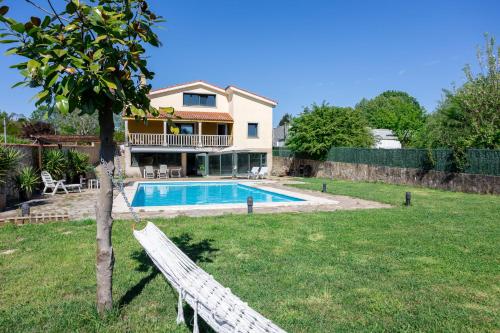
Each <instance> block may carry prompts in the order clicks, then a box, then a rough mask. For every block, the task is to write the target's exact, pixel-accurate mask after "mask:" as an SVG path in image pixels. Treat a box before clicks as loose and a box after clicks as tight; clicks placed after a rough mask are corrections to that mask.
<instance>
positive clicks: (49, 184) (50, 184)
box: [42, 171, 82, 195]
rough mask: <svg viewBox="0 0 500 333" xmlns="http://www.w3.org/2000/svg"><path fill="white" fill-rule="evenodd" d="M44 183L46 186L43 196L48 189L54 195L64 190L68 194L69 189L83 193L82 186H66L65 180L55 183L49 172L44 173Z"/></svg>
mask: <svg viewBox="0 0 500 333" xmlns="http://www.w3.org/2000/svg"><path fill="white" fill-rule="evenodd" d="M42 181H43V185H44V186H45V187H44V188H43V192H42V194H45V193H46V192H47V190H48V189H52V193H51V194H52V195H54V194H56V192H57V191H58V190H63V191H64V192H66V193H69V192H68V189H73V190H74V189H78V191H79V192H81V191H82V185H80V184H64V180H58V181H57V182H56V181H54V179H53V178H52V176H51V175H50V173H48V172H47V171H42Z"/></svg>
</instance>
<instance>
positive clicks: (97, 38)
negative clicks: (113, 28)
mask: <svg viewBox="0 0 500 333" xmlns="http://www.w3.org/2000/svg"><path fill="white" fill-rule="evenodd" d="M106 38H108V35H99V36H97V37H96V38H95V40H94V42H96V43H99V42H100V41H101V40H104V39H106Z"/></svg>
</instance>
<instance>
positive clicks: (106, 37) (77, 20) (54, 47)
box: [0, 0, 161, 313]
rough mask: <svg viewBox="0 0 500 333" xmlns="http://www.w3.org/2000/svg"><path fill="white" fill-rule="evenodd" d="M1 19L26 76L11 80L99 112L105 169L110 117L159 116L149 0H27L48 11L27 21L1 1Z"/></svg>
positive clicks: (105, 260) (107, 237) (102, 290)
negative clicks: (150, 57)
mask: <svg viewBox="0 0 500 333" xmlns="http://www.w3.org/2000/svg"><path fill="white" fill-rule="evenodd" d="M1 2H2V0H0V23H3V24H4V25H5V26H6V28H5V29H3V30H2V34H0V42H1V43H5V44H11V45H12V47H11V48H10V49H9V50H8V51H7V54H15V55H17V56H19V57H21V58H23V61H22V62H21V63H18V64H16V65H14V66H12V67H13V68H16V69H18V70H19V72H20V74H21V75H22V76H23V77H24V80H23V81H20V82H18V83H16V84H15V85H14V86H27V87H32V88H36V89H39V92H38V94H37V95H36V96H35V101H36V102H35V105H36V106H41V105H47V106H48V107H49V108H50V110H54V111H56V112H59V113H60V114H62V115H68V114H70V113H72V112H77V113H78V115H83V114H93V113H95V112H96V111H97V114H98V119H99V131H100V140H101V146H100V157H101V161H103V162H104V165H105V166H106V168H107V170H108V171H109V172H110V173H113V171H114V153H115V146H114V141H113V132H114V124H113V115H114V114H120V113H122V112H123V113H124V114H125V115H127V116H135V117H141V118H145V117H146V116H147V114H148V113H151V114H152V115H157V114H158V111H157V110H155V109H153V108H152V107H151V106H150V100H149V98H148V93H149V91H150V89H151V86H150V85H149V84H144V83H143V81H144V79H148V80H150V79H152V78H153V76H154V73H153V72H151V71H150V70H149V69H148V68H147V60H146V56H145V53H146V48H145V46H147V45H151V46H159V45H160V42H159V39H158V36H157V35H156V34H155V33H154V32H153V30H152V28H153V27H154V26H155V25H156V24H157V23H158V22H160V21H161V18H160V17H157V16H156V15H155V14H154V13H153V12H152V11H151V10H150V9H149V6H148V2H147V1H146V0H89V1H88V2H87V3H85V2H84V1H83V0H63V1H58V7H57V8H60V7H59V6H63V7H64V9H62V10H56V8H55V7H54V6H53V4H52V2H51V0H47V3H48V5H49V6H50V9H46V8H41V7H40V6H39V5H36V3H35V2H33V1H31V0H30V1H27V2H28V3H30V4H33V5H34V8H37V9H40V8H41V9H42V11H43V12H44V13H48V15H46V16H45V17H43V18H42V17H38V16H31V17H30V18H29V19H27V20H26V21H24V22H19V21H17V20H15V19H13V18H10V17H7V16H6V15H7V14H8V12H9V10H10V8H9V7H7V6H2V5H1ZM104 172H105V171H104V170H103V174H104V176H103V177H102V178H101V183H100V184H101V188H100V192H99V198H98V200H97V204H96V221H97V223H96V229H97V235H96V241H97V254H96V275H97V309H98V311H99V313H104V311H106V310H110V309H111V308H112V302H113V301H112V281H113V265H114V254H113V247H112V242H111V230H112V223H113V219H112V215H111V211H112V207H113V190H112V184H111V178H110V177H106V176H105V173H104Z"/></svg>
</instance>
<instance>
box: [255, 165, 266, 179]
mask: <svg viewBox="0 0 500 333" xmlns="http://www.w3.org/2000/svg"><path fill="white" fill-rule="evenodd" d="M267 175H268V171H267V167H262V168H260V171H259V173H258V174H257V179H258V178H261V179H264V178H266V177H267Z"/></svg>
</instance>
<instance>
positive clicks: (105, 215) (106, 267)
mask: <svg viewBox="0 0 500 333" xmlns="http://www.w3.org/2000/svg"><path fill="white" fill-rule="evenodd" d="M99 126H100V139H101V148H100V157H101V159H103V160H104V162H105V163H106V165H107V166H108V169H109V170H111V171H113V170H114V163H113V162H114V154H115V146H114V142H113V133H114V124H113V112H112V111H111V108H105V109H104V110H100V111H99ZM101 162H102V161H101ZM100 168H101V172H100V185H101V190H100V192H99V197H98V200H97V203H96V222H97V237H96V238H97V252H96V275H97V311H98V312H99V313H100V314H103V313H104V312H105V311H106V310H110V309H111V308H112V307H113V265H114V261H115V257H114V254H113V246H112V243H111V230H112V227H113V218H112V217H111V210H112V207H113V186H112V183H111V179H110V177H109V176H108V174H107V173H106V169H105V168H104V167H103V166H102V164H101V166H100Z"/></svg>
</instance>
